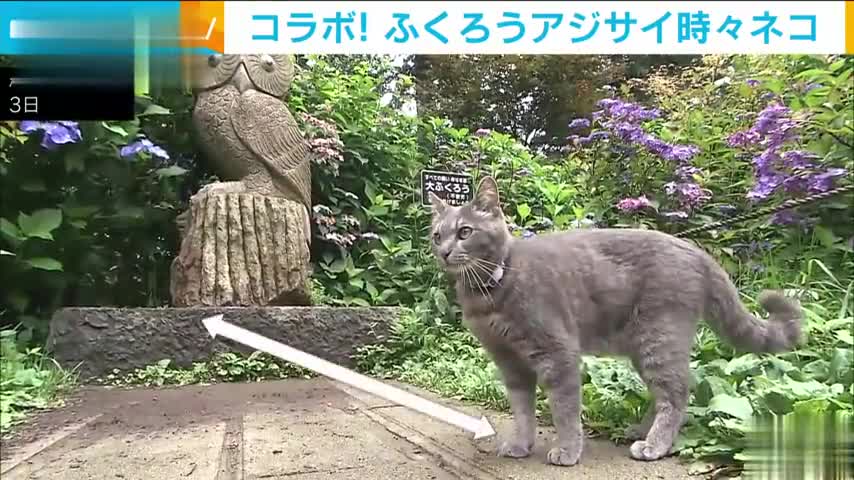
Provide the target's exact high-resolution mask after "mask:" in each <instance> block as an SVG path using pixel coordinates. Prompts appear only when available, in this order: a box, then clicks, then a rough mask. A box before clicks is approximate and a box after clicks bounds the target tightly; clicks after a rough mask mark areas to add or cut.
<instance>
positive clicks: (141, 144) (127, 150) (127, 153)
mask: <svg viewBox="0 0 854 480" xmlns="http://www.w3.org/2000/svg"><path fill="white" fill-rule="evenodd" d="M139 152H146V153H150V154H151V155H154V156H155V157H159V158H162V159H163V160H169V154H168V153H166V150H163V148H161V147H158V146H157V145H155V144H153V143H151V140H149V139H147V138H139V139H137V140H136V141H134V142H131V143H129V144H127V145H125V146H124V147H122V149H121V152H120V154H121V156H122V158H128V157H132V156H134V155H136V154H137V153H139Z"/></svg>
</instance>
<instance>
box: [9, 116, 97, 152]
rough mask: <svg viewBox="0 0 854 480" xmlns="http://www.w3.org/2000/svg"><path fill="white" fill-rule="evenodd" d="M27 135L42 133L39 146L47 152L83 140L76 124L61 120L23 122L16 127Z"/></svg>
mask: <svg viewBox="0 0 854 480" xmlns="http://www.w3.org/2000/svg"><path fill="white" fill-rule="evenodd" d="M18 128H20V130H21V131H22V132H24V133H26V134H27V135H29V134H32V133H35V132H38V131H42V132H44V135H43V136H42V141H41V146H42V147H43V148H45V149H47V150H56V149H57V148H59V146H60V145H64V144H66V143H77V142H79V141H80V140H82V139H83V136H82V135H81V134H80V126H79V125H78V123H77V122H72V121H68V120H61V121H57V122H38V121H34V120H24V121H22V122H21V124H20V125H19V126H18Z"/></svg>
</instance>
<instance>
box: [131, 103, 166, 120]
mask: <svg viewBox="0 0 854 480" xmlns="http://www.w3.org/2000/svg"><path fill="white" fill-rule="evenodd" d="M170 114H172V111H171V110H169V109H168V108H165V107H161V106H160V105H154V104H152V105H149V106H148V108H146V109H145V111H144V112H143V113H140V114H139V116H140V117H144V116H147V115H170Z"/></svg>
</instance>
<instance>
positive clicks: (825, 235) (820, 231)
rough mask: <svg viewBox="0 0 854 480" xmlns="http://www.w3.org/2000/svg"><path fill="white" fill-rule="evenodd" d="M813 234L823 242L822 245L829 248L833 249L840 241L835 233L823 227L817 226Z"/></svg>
mask: <svg viewBox="0 0 854 480" xmlns="http://www.w3.org/2000/svg"><path fill="white" fill-rule="evenodd" d="M813 233H815V236H816V238H817V239H818V241H819V242H821V244H822V245H824V246H825V247H827V248H831V247H833V245H834V244H835V243H836V241H837V240H838V239H837V238H836V235H834V234H833V232H831V231H830V230H828V229H827V228H824V227H822V226H821V225H816V226H815V227H814V228H813Z"/></svg>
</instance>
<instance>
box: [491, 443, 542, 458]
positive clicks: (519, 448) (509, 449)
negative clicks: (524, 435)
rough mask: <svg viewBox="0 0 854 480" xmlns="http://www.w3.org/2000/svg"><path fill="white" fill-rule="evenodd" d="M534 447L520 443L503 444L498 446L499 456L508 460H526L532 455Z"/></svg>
mask: <svg viewBox="0 0 854 480" xmlns="http://www.w3.org/2000/svg"><path fill="white" fill-rule="evenodd" d="M533 447H534V446H533V445H531V444H525V443H522V442H518V441H506V442H501V445H499V446H498V456H499V457H508V458H525V457H527V456H530V455H531V449H532V448H533Z"/></svg>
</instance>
